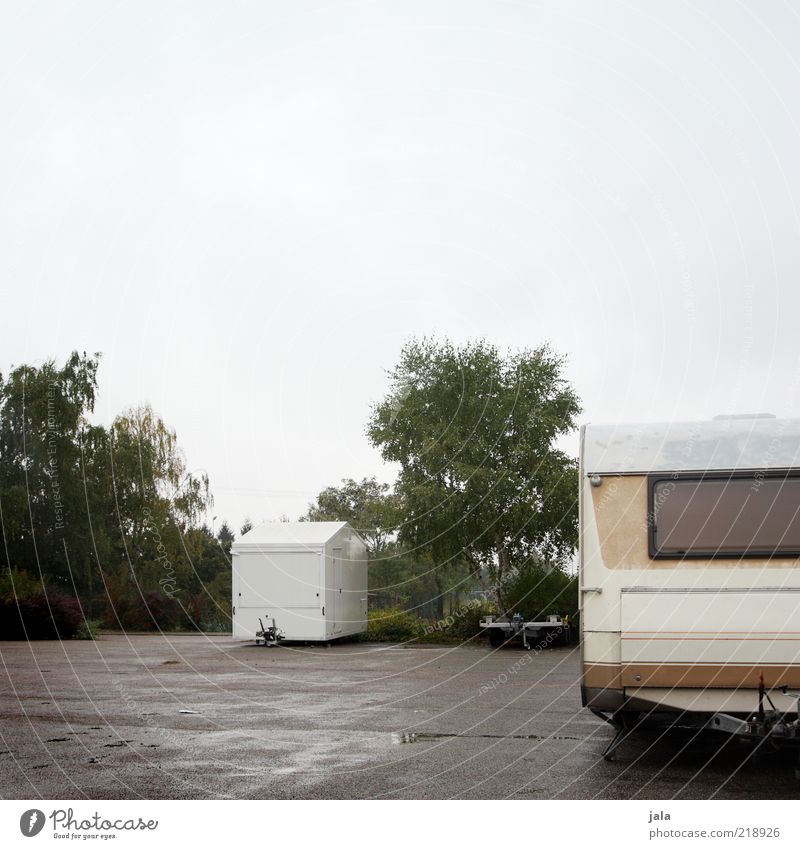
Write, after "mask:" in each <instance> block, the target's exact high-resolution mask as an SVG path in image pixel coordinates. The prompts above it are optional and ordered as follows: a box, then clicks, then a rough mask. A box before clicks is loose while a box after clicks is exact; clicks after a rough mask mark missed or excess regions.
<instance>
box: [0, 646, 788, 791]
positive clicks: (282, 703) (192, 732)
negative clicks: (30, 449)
mask: <svg viewBox="0 0 800 849" xmlns="http://www.w3.org/2000/svg"><path fill="white" fill-rule="evenodd" d="M0 659H1V660H2V668H1V669H0V681H2V684H1V685H0V730H1V732H2V733H1V735H0V794H2V797H3V798H6V799H14V798H17V799H19V798H39V797H40V798H58V799H65V798H74V799H80V798H89V799H108V798H139V797H141V798H156V799H158V798H165V799H169V798H373V799H374V798H437V799H442V798H457V799H458V798H462V799H463V798H517V799H537V798H576V799H593V798H602V799H606V798H640V799H669V798H694V799H706V798H712V797H714V798H752V799H756V798H759V799H760V798H766V799H777V798H796V797H797V795H798V785H797V783H796V782H795V779H794V759H793V758H792V757H790V756H772V755H770V756H767V755H759V756H757V757H755V758H754V757H752V756H751V753H750V750H748V749H746V748H743V747H741V746H739V745H733V744H730V745H727V746H724V747H723V748H722V750H721V751H720V750H719V749H718V741H717V738H713V739H712V740H708V739H693V740H692V739H689V740H687V739H686V738H684V737H679V736H677V735H671V736H668V737H666V738H661V739H653V738H650V737H645V736H641V737H637V738H636V739H634V740H633V741H631V742H629V743H627V744H626V745H625V746H624V747H623V749H622V750H621V751H620V756H619V760H618V761H617V762H614V763H606V762H605V761H603V759H602V757H601V754H602V751H603V749H604V748H605V746H606V745H607V743H608V741H609V740H610V739H611V736H612V731H611V728H610V727H609V726H608V725H606V724H605V723H603V722H602V721H600V720H599V719H597V718H596V717H594V716H593V715H592V714H591V713H589V712H588V711H586V710H584V709H582V708H581V705H580V691H579V687H578V668H579V665H578V661H579V654H578V650H577V649H575V648H571V649H567V648H554V649H547V650H545V651H542V652H539V653H537V652H530V653H526V652H524V651H522V650H518V649H515V648H504V649H499V650H491V649H489V648H488V647H487V646H486V645H484V644H478V645H464V646H413V645H409V646H392V645H385V644H367V643H352V644H344V645H335V646H332V647H329V648H325V647H308V646H297V647H288V646H283V647H281V648H277V649H265V648H257V647H255V646H252V645H246V644H242V643H234V642H233V641H231V639H230V638H229V637H222V636H216V635H215V636H202V635H166V636H150V635H133V636H131V635H113V636H102V637H100V639H99V640H97V641H96V642H79V641H71V642H67V643H63V644H61V643H58V642H50V643H34V644H31V645H28V644H27V643H3V644H0Z"/></svg>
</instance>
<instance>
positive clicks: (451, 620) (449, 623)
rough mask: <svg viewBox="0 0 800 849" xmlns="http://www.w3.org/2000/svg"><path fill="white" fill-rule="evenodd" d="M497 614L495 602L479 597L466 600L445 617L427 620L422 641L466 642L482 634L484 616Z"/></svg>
mask: <svg viewBox="0 0 800 849" xmlns="http://www.w3.org/2000/svg"><path fill="white" fill-rule="evenodd" d="M496 615H497V607H496V606H495V604H494V602H491V601H483V600H479V599H473V600H472V601H467V602H464V604H462V605H461V606H460V607H457V608H456V609H455V610H453V611H452V612H451V613H449V614H448V615H447V616H445V617H444V618H443V619H432V620H428V621H427V622H425V623H424V626H423V629H422V636H421V637H420V642H423V643H441V642H448V643H450V642H452V643H463V642H466V641H467V640H471V639H473V638H474V637H477V636H478V635H479V634H480V632H481V626H480V621H481V619H483V618H484V616H496Z"/></svg>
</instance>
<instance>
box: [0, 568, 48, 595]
mask: <svg viewBox="0 0 800 849" xmlns="http://www.w3.org/2000/svg"><path fill="white" fill-rule="evenodd" d="M42 589H43V587H42V582H41V581H40V580H39V579H38V578H34V577H31V576H30V575H28V573H27V572H26V571H25V570H24V569H22V570H21V571H17V570H16V569H9V568H5V569H4V570H3V571H2V573H0V598H15V597H18V598H21V597H22V596H27V595H33V594H34V593H40V592H42Z"/></svg>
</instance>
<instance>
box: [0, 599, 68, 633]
mask: <svg viewBox="0 0 800 849" xmlns="http://www.w3.org/2000/svg"><path fill="white" fill-rule="evenodd" d="M82 622H83V611H82V610H81V606H80V604H79V603H78V600H77V599H76V598H73V597H72V596H69V595H64V594H63V593H60V592H58V591H56V590H47V591H45V592H37V593H28V594H27V595H22V596H17V597H14V596H6V597H5V598H3V599H1V600H0V639H2V640H57V639H59V638H61V639H62V640H63V639H69V638H71V637H74V636H75V634H76V633H77V631H78V628H80V626H81V623H82Z"/></svg>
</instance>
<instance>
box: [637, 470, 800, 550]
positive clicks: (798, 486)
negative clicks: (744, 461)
mask: <svg viewBox="0 0 800 849" xmlns="http://www.w3.org/2000/svg"><path fill="white" fill-rule="evenodd" d="M649 496H650V555H651V556H652V557H656V558H658V557H670V558H677V557H736V556H746V557H747V556H749V557H772V556H776V555H777V556H779V555H783V556H800V477H798V476H788V475H785V474H782V475H781V476H779V477H775V476H757V475H746V476H744V475H733V476H726V477H719V476H714V477H709V476H694V477H692V476H685V475H680V476H675V477H670V478H664V477H658V476H653V477H651V479H650V492H649Z"/></svg>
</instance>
